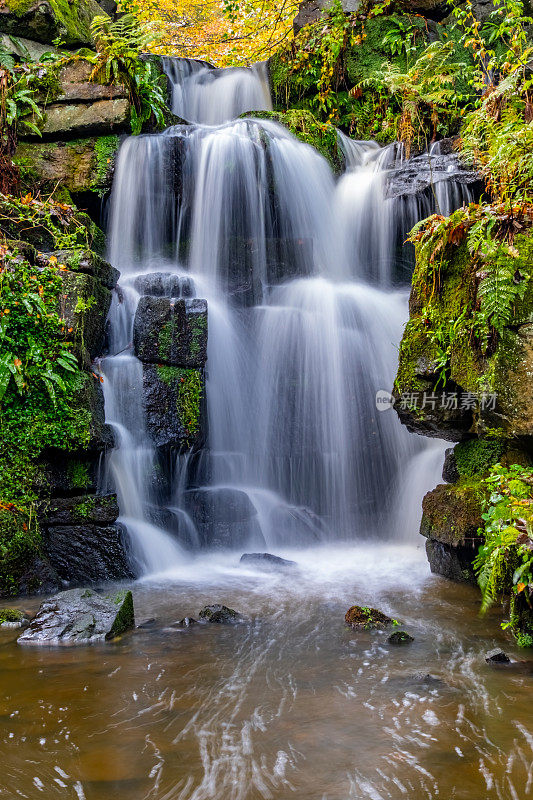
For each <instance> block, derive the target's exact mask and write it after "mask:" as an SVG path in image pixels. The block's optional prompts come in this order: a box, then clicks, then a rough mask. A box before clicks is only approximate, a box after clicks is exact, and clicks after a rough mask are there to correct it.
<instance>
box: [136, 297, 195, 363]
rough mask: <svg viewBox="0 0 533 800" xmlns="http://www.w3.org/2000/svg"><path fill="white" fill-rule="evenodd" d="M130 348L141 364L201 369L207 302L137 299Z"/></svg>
mask: <svg viewBox="0 0 533 800" xmlns="http://www.w3.org/2000/svg"><path fill="white" fill-rule="evenodd" d="M133 345H134V348H135V355H136V356H137V358H139V359H140V360H141V361H143V362H144V363H152V364H169V365H171V366H174V367H185V368H191V367H203V366H204V364H205V362H206V360H207V302H206V301H205V300H196V299H194V300H183V299H182V300H176V299H173V298H169V297H152V296H146V297H141V299H140V301H139V305H138V306H137V312H136V314H135V323H134V327H133Z"/></svg>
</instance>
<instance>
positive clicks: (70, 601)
mask: <svg viewBox="0 0 533 800" xmlns="http://www.w3.org/2000/svg"><path fill="white" fill-rule="evenodd" d="M134 627H135V615H134V609H133V597H132V594H131V592H126V593H125V594H124V595H117V596H116V597H115V598H114V599H112V598H105V597H102V596H101V595H98V594H96V593H95V592H93V591H91V590H90V589H69V590H68V591H66V592H60V594H58V595H56V596H55V597H52V598H50V600H46V601H45V602H44V603H42V605H41V607H40V609H39V611H38V613H37V615H36V616H35V617H34V618H33V619H32V620H31V622H30V624H29V626H28V628H27V629H26V630H25V631H24V633H23V634H22V635H21V636H19V638H18V640H17V641H18V643H19V644H44V645H57V644H90V643H91V642H97V641H105V640H109V639H113V638H115V637H116V636H120V635H121V634H122V633H124V632H125V631H127V630H130V629H131V628H134Z"/></svg>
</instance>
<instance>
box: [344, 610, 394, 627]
mask: <svg viewBox="0 0 533 800" xmlns="http://www.w3.org/2000/svg"><path fill="white" fill-rule="evenodd" d="M344 620H345V622H346V624H347V625H349V626H350V627H351V628H353V629H354V630H371V629H372V628H384V627H386V626H387V625H392V623H393V620H392V619H391V618H390V617H387V615H386V614H383V612H382V611H378V609H377V608H369V607H368V606H352V607H351V608H349V609H348V611H347V612H346V614H345V616H344Z"/></svg>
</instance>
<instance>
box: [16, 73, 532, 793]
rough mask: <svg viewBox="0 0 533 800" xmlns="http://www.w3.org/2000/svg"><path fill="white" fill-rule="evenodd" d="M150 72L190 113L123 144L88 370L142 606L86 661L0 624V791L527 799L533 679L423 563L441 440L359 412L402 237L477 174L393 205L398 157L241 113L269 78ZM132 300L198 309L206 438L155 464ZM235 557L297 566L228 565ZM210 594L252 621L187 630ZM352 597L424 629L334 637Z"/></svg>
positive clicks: (385, 321) (396, 326)
mask: <svg viewBox="0 0 533 800" xmlns="http://www.w3.org/2000/svg"><path fill="white" fill-rule="evenodd" d="M165 69H166V71H167V74H168V75H169V78H170V80H171V82H172V85H173V108H174V112H175V113H176V114H177V115H178V116H180V117H181V118H183V119H185V120H187V121H188V122H192V123H193V124H190V125H177V126H175V127H173V128H170V129H169V130H167V131H165V132H164V133H162V134H158V135H150V136H138V137H131V138H128V139H126V140H125V142H124V143H123V145H122V147H121V150H120V154H119V159H118V164H117V169H116V176H115V181H114V187H113V195H112V207H111V221H110V252H109V257H110V260H111V261H112V263H113V264H114V265H115V266H116V267H117V268H119V269H120V270H121V279H120V286H119V288H118V289H117V291H116V292H115V295H114V298H113V304H112V309H111V312H110V317H109V324H110V333H109V355H108V357H106V358H105V359H104V360H103V361H102V367H101V368H102V373H103V376H104V391H105V400H106V416H107V420H108V421H109V422H110V424H112V425H113V427H114V429H115V432H116V435H117V447H116V449H115V450H114V451H113V452H112V453H111V454H110V456H109V458H108V462H107V468H106V475H105V477H104V479H103V484H104V485H105V486H114V487H115V488H116V491H117V493H118V496H119V505H120V510H121V521H122V522H123V523H124V525H125V526H126V528H127V531H128V534H129V538H130V540H131V546H132V555H133V558H134V561H135V564H136V567H137V570H138V572H139V575H141V576H142V577H141V578H140V580H139V581H138V582H137V583H136V584H135V586H134V598H135V606H136V615H137V621H138V622H139V623H142V622H143V621H145V620H149V619H150V618H153V619H152V621H151V622H147V623H146V625H145V626H142V627H141V628H140V629H137V630H136V631H135V632H133V633H132V634H130V635H127V636H125V637H124V638H123V639H121V640H120V641H119V642H117V643H115V644H108V645H102V646H94V647H90V648H83V649H76V650H75V651H74V650H72V649H65V648H63V649H59V648H58V649H51V650H43V649H38V648H35V649H23V648H20V647H18V648H17V646H16V644H15V632H12V631H0V686H1V688H2V691H1V694H0V716H1V719H2V721H3V726H2V731H1V733H0V747H1V752H2V754H3V756H4V769H3V771H2V774H1V775H0V796H5V797H6V798H12V797H13V798H14V797H26V798H32V800H33V799H34V798H39V797H43V798H55V797H58V798H73V799H74V800H75V799H76V798H77V800H111V798H116V797H120V798H121V800H259V799H261V800H289V798H294V800H421V799H422V798H428V800H437V798H443V799H445V800H481V798H483V799H484V800H485V798H486V800H526V798H528V797H530V796H531V794H532V791H533V790H532V784H533V770H532V767H531V763H532V750H533V738H532V735H531V733H530V727H531V724H530V723H531V720H530V718H529V712H528V708H529V705H528V699H529V698H528V695H527V692H528V691H529V687H530V672H531V667H530V666H528V665H518V666H517V667H515V668H513V669H512V670H510V671H506V672H504V671H497V670H494V669H491V668H490V667H489V666H488V665H487V664H486V663H485V659H484V655H485V653H486V651H487V650H488V649H490V648H491V647H493V646H494V645H500V646H502V645H505V647H506V649H507V651H508V652H511V653H514V655H515V656H517V655H518V654H517V653H516V652H515V651H513V649H512V648H510V647H509V644H508V643H507V642H505V639H504V634H503V632H502V631H501V629H500V628H499V617H498V612H497V610H496V609H495V610H494V611H493V612H491V613H490V614H489V615H488V616H487V617H486V618H484V619H483V620H480V619H479V617H478V605H479V595H478V593H477V591H476V590H475V589H474V588H472V587H468V586H458V585H455V584H451V583H448V582H446V581H444V580H442V579H440V578H437V577H434V576H431V575H430V573H429V568H428V565H427V562H426V558H425V554H424V552H423V544H421V543H420V541H419V537H418V535H417V528H418V524H419V518H420V504H421V499H422V496H423V494H424V493H425V491H427V490H428V489H429V488H432V487H433V486H434V485H435V484H436V483H438V482H439V480H440V471H441V469H442V459H443V452H444V445H443V443H441V442H438V441H430V440H426V439H424V438H421V437H416V436H413V435H410V434H409V433H408V432H407V431H406V430H405V429H404V428H403V427H402V426H401V425H400V424H399V422H398V420H397V418H396V415H395V413H394V411H393V410H392V409H388V410H385V411H378V410H377V408H376V404H375V395H376V392H377V391H379V390H385V391H388V390H390V388H391V386H392V382H393V379H394V374H395V370H396V366H397V347H398V343H399V341H400V337H401V331H402V326H403V325H404V323H405V321H406V319H407V297H408V281H409V273H410V269H411V268H412V254H411V253H409V250H408V248H406V247H403V241H404V239H405V235H406V233H407V232H408V230H409V229H410V227H411V226H412V225H413V224H414V222H416V221H417V219H420V218H422V217H424V216H426V215H427V214H428V213H431V211H433V210H434V209H435V208H437V207H439V208H440V209H441V210H442V209H447V210H449V209H451V208H453V207H455V206H457V205H460V204H461V203H462V202H463V201H464V200H467V199H469V198H470V190H469V188H468V186H467V185H466V184H464V183H462V182H461V181H460V180H459V172H458V167H457V165H456V163H455V161H454V160H453V159H450V160H449V161H446V159H445V158H444V157H442V156H441V155H440V154H439V153H433V154H430V155H426V156H424V157H423V158H422V161H421V162H420V163H421V165H422V166H421V168H424V164H425V165H426V166H427V164H428V163H429V167H430V171H431V174H432V175H433V172H435V175H436V176H437V177H436V179H435V182H434V184H432V186H431V190H430V191H426V192H425V193H424V192H422V193H420V192H419V193H411V194H409V193H407V194H406V193H397V192H395V191H394V181H395V180H396V178H397V177H398V176H399V177H401V175H402V174H403V173H402V170H403V171H405V170H406V169H409V165H408V164H407V165H406V163H405V162H404V159H403V154H402V152H401V151H400V150H398V148H393V147H391V148H386V149H384V148H379V147H378V146H377V145H376V144H375V143H372V142H353V141H351V140H349V139H348V138H347V137H345V136H344V134H341V133H339V138H340V145H341V147H342V150H343V152H344V153H345V160H346V167H347V168H346V172H345V173H344V174H343V175H342V176H341V177H340V178H339V179H338V180H335V179H334V176H333V175H332V173H331V171H330V169H329V166H328V165H327V163H326V161H325V160H324V159H322V158H321V157H320V156H319V155H318V154H317V153H316V152H315V151H314V150H312V149H311V148H310V147H308V146H307V145H305V144H303V143H301V142H299V141H297V140H296V139H294V138H293V137H292V136H291V135H290V134H289V133H288V132H287V131H286V130H285V129H284V128H282V127H281V126H279V125H277V124H275V123H273V122H270V121H257V120H254V119H253V118H252V117H246V118H243V119H238V120H237V119H235V118H236V117H237V116H239V115H241V114H242V113H243V112H248V111H252V110H257V109H258V108H268V107H269V102H270V101H269V98H268V96H267V95H266V94H265V83H264V73H263V72H262V71H261V69H262V68H261V67H258V68H256V69H255V70H250V71H244V70H232V71H227V72H226V71H220V70H214V69H213V68H211V66H210V65H207V64H203V63H195V62H189V61H184V60H180V59H168V60H167V61H166V66H165ZM428 159H430V161H429V162H428ZM431 159H433V161H432V160H431ZM439 159H440V161H439ZM443 159H444V160H443ZM398 179H399V178H398ZM391 187H392V188H391ZM146 292H153V293H156V292H157V293H158V294H160V295H161V294H164V295H165V294H166V295H167V296H169V297H174V298H176V297H186V298H191V297H193V296H196V297H201V298H206V299H207V301H208V309H209V350H208V363H207V388H206V393H207V404H208V418H209V419H208V438H207V443H206V446H205V447H204V448H203V449H202V450H201V451H200V452H198V453H190V452H171V453H170V454H169V453H167V454H166V455H165V459H162V457H161V454H160V453H158V451H157V448H155V447H154V446H153V443H152V442H151V440H150V437H149V435H148V432H147V425H146V419H145V416H144V409H143V403H142V382H143V378H142V365H141V363H140V362H139V361H138V360H137V359H136V358H135V356H134V354H133V349H132V338H133V337H132V326H133V318H134V314H135V309H136V307H137V304H138V302H139V299H140V297H141V296H142V294H143V293H146ZM161 470H163V471H166V472H165V475H166V480H165V481H161ZM199 497H200V498H203V500H202V504H201V507H202V508H203V509H204V510H205V509H208V510H209V514H208V515H207V517H206V516H205V515H204V516H202V515H199V514H198V513H196V512H197V509H198V502H199V501H198V498H199ZM191 498H194V503H192V502H191ZM249 548H254V549H259V548H260V549H269V550H273V551H274V552H276V553H277V554H278V555H281V556H285V557H287V558H291V559H293V560H294V561H296V562H297V565H298V566H297V568H296V570H294V571H292V572H290V573H264V572H260V571H258V570H257V569H254V568H250V567H244V566H243V565H241V564H240V563H239V557H240V554H241V553H242V552H243V550H245V549H249ZM110 588H111V587H110ZM38 602H39V601H38V600H36V599H35V600H31V601H28V612H31V611H32V610H33V609H34V608H36V606H37V605H38ZM212 602H223V603H226V604H228V605H230V606H232V607H234V608H236V609H237V610H239V611H241V612H242V613H243V614H244V615H245V621H244V622H243V623H242V624H240V625H237V626H229V627H226V626H219V625H206V626H194V627H191V628H183V627H180V626H179V625H178V624H177V621H178V620H180V619H181V618H183V617H185V616H187V615H191V616H196V615H197V614H198V610H199V609H200V608H201V607H202V606H203V605H204V604H206V603H212ZM354 603H358V604H363V605H370V606H377V607H379V608H381V609H383V610H384V611H385V612H386V613H389V614H390V615H391V616H393V617H394V618H396V619H398V620H400V621H401V623H402V626H403V627H405V628H406V629H408V630H409V631H410V632H411V633H412V634H413V635H414V637H415V642H414V643H413V644H412V645H411V646H409V647H405V648H394V647H392V646H391V645H389V644H387V641H386V634H385V633H384V632H362V633H355V632H353V631H351V630H348V629H347V628H345V626H344V625H343V617H344V613H345V611H346V610H347V608H348V607H349V606H350V605H352V604H354Z"/></svg>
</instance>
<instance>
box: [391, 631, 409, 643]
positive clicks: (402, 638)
mask: <svg viewBox="0 0 533 800" xmlns="http://www.w3.org/2000/svg"><path fill="white" fill-rule="evenodd" d="M414 640H415V639H414V636H411V635H410V634H409V633H406V632H405V631H394V633H391V635H390V636H389V637H388V639H387V641H388V643H389V644H395V645H402V644H411V642H414Z"/></svg>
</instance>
